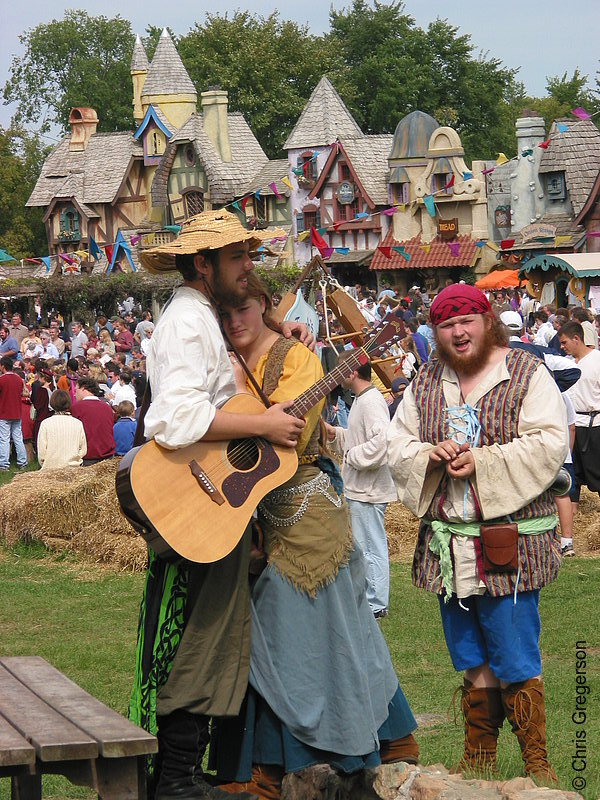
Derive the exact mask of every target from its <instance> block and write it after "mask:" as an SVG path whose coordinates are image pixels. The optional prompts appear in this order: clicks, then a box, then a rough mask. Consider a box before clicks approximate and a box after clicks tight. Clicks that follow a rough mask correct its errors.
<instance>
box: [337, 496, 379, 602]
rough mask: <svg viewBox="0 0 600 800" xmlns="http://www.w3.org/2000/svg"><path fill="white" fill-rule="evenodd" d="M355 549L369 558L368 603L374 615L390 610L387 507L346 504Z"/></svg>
mask: <svg viewBox="0 0 600 800" xmlns="http://www.w3.org/2000/svg"><path fill="white" fill-rule="evenodd" d="M346 502H347V503H348V511H349V512H350V523H351V525H352V536H353V537H354V544H355V546H356V547H357V548H358V549H360V550H361V551H362V553H363V555H364V557H365V566H366V573H367V601H368V603H369V606H370V607H371V611H372V612H373V613H375V612H376V611H383V609H387V607H388V605H389V601H390V563H389V556H388V546H387V538H386V535H385V528H384V527H383V516H384V514H385V507H386V505H387V504H386V503H362V502H361V501H360V500H348V499H347V500H346Z"/></svg>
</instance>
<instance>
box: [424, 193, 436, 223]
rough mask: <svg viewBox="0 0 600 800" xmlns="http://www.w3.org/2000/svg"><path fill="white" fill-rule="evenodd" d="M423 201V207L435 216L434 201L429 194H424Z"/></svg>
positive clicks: (431, 215) (430, 214)
mask: <svg viewBox="0 0 600 800" xmlns="http://www.w3.org/2000/svg"><path fill="white" fill-rule="evenodd" d="M423 202H424V203H425V208H426V209H427V213H428V214H429V216H430V217H435V203H434V202H433V197H432V196H431V195H430V194H426V195H425V196H424V197H423Z"/></svg>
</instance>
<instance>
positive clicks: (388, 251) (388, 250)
mask: <svg viewBox="0 0 600 800" xmlns="http://www.w3.org/2000/svg"><path fill="white" fill-rule="evenodd" d="M377 249H378V250H379V252H380V253H383V255H384V256H385V257H386V258H391V257H392V248H391V247H381V246H380V245H378V246H377Z"/></svg>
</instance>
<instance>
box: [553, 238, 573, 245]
mask: <svg viewBox="0 0 600 800" xmlns="http://www.w3.org/2000/svg"><path fill="white" fill-rule="evenodd" d="M570 241H571V237H570V236H555V237H554V246H555V247H560V246H561V245H563V244H568V243H569V242H570Z"/></svg>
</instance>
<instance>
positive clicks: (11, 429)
mask: <svg viewBox="0 0 600 800" xmlns="http://www.w3.org/2000/svg"><path fill="white" fill-rule="evenodd" d="M11 441H12V443H13V444H14V446H15V453H16V455H17V466H19V467H24V466H26V464H27V453H26V451H25V445H24V444H23V433H22V431H21V420H20V419H0V469H5V470H6V469H8V468H9V466H10V443H11Z"/></svg>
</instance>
